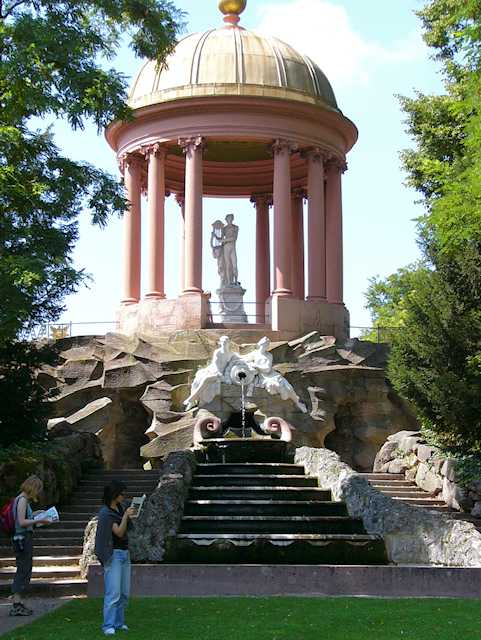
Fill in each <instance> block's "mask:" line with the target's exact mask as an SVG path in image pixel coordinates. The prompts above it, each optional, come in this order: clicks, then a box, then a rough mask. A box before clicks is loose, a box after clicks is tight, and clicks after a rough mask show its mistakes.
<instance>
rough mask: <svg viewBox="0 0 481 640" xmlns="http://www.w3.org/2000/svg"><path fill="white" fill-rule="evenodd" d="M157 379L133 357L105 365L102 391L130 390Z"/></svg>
mask: <svg viewBox="0 0 481 640" xmlns="http://www.w3.org/2000/svg"><path fill="white" fill-rule="evenodd" d="M156 379H157V377H156V376H154V375H153V374H152V373H151V372H150V370H149V369H148V368H147V367H146V366H145V365H144V364H142V363H141V362H139V361H138V360H136V359H135V358H134V357H133V356H126V357H125V358H122V359H121V360H112V361H110V362H109V363H106V366H105V374H104V384H103V386H104V389H130V388H134V387H140V386H142V385H145V384H148V383H150V382H155V381H156Z"/></svg>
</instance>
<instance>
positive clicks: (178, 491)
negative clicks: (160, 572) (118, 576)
mask: <svg viewBox="0 0 481 640" xmlns="http://www.w3.org/2000/svg"><path fill="white" fill-rule="evenodd" d="M196 464H197V463H196V460H195V456H194V454H193V453H192V452H191V451H177V452H173V453H171V454H169V456H168V457H167V459H166V460H165V462H164V464H163V465H162V468H161V470H160V474H161V475H160V478H159V483H158V485H157V487H156V489H155V491H154V492H153V493H152V494H151V495H150V496H149V498H148V499H147V501H146V502H145V503H144V506H143V509H142V511H141V513H140V516H139V518H138V519H137V520H132V521H131V522H132V524H131V527H130V529H129V549H130V555H131V559H132V561H134V562H161V561H162V560H163V558H164V556H165V553H166V550H167V549H168V545H169V543H170V541H171V540H172V539H173V538H175V536H176V534H177V531H178V529H179V525H180V522H181V519H182V515H183V513H184V504H185V500H186V498H187V494H188V492H189V487H190V483H191V481H192V477H193V475H194V473H195V468H196ZM96 532H97V518H96V517H95V518H93V519H92V520H91V521H90V522H89V523H88V525H87V527H86V529H85V535H84V547H83V553H82V559H81V562H80V567H81V572H82V575H83V577H86V576H87V573H88V567H89V565H90V564H93V563H96V562H97V560H96V558H95V553H94V547H95V534H96Z"/></svg>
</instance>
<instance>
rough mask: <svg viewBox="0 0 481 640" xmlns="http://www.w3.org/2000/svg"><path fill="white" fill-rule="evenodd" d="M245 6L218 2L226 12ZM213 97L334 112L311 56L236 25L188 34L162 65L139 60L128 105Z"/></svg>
mask: <svg viewBox="0 0 481 640" xmlns="http://www.w3.org/2000/svg"><path fill="white" fill-rule="evenodd" d="M244 4H245V2H241V1H240V0H239V1H237V0H224V2H221V3H220V5H222V7H223V9H222V7H221V10H224V9H225V10H226V11H227V10H232V8H233V7H235V8H237V10H239V9H240V8H241V7H242V5H244ZM214 95H219V96H252V97H257V98H262V97H269V98H277V99H281V100H295V101H300V102H306V103H310V104H318V105H319V106H323V107H326V108H328V109H333V110H336V111H339V109H338V106H337V103H336V98H335V95H334V92H333V90H332V87H331V85H330V83H329V80H328V79H327V78H326V76H325V75H324V73H323V72H322V71H321V69H320V68H319V67H318V66H317V65H316V64H315V63H314V62H313V61H312V60H311V59H310V58H308V57H307V56H303V55H301V54H300V53H298V52H297V51H296V50H295V49H293V48H292V47H291V46H289V45H288V44H286V43H285V42H282V41H281V40H277V39H276V38H271V37H266V36H261V35H259V34H256V33H254V32H252V31H247V30H245V29H242V28H239V27H235V26H230V27H221V28H219V29H211V30H209V31H205V32H204V33H194V34H192V35H189V36H187V37H186V38H184V39H183V40H181V41H180V42H179V43H178V44H177V46H176V48H175V50H174V52H173V54H172V55H171V56H170V57H169V58H168V60H167V62H166V65H164V66H163V67H161V68H159V67H158V66H157V64H156V62H155V61H150V62H147V63H146V64H144V66H143V67H142V68H141V69H140V71H139V73H138V75H137V77H136V78H135V80H134V82H133V84H132V88H131V91H130V94H129V105H130V106H131V107H132V108H133V109H138V108H141V107H144V106H148V105H153V104H160V103H164V102H171V101H173V100H180V99H188V98H197V97H202V96H209V97H212V96H214Z"/></svg>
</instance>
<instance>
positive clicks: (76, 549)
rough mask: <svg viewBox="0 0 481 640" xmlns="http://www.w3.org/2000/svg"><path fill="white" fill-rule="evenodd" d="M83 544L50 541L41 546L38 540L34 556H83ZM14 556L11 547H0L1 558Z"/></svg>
mask: <svg viewBox="0 0 481 640" xmlns="http://www.w3.org/2000/svg"><path fill="white" fill-rule="evenodd" d="M82 549H83V543H80V544H76V545H70V544H68V543H67V544H55V543H54V542H53V541H52V540H49V541H48V544H44V543H42V544H40V543H39V542H38V541H37V540H35V542H34V554H35V555H38V556H55V557H59V556H80V555H81V554H82ZM11 555H12V547H11V546H2V547H0V558H8V557H10V556H11Z"/></svg>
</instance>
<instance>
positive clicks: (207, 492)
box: [189, 486, 331, 502]
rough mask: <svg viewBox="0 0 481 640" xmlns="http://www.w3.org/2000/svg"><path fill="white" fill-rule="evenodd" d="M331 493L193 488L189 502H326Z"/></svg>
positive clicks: (254, 488) (300, 489)
mask: <svg viewBox="0 0 481 640" xmlns="http://www.w3.org/2000/svg"><path fill="white" fill-rule="evenodd" d="M330 499H331V492H330V491H328V490H326V489H319V488H317V487H316V488H312V489H305V488H303V487H267V488H266V487H226V486H219V487H191V489H190V491H189V500H288V501H298V500H300V501H302V502H305V501H306V500H308V501H313V500H314V501H318V500H320V501H323V502H324V501H326V500H330Z"/></svg>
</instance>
